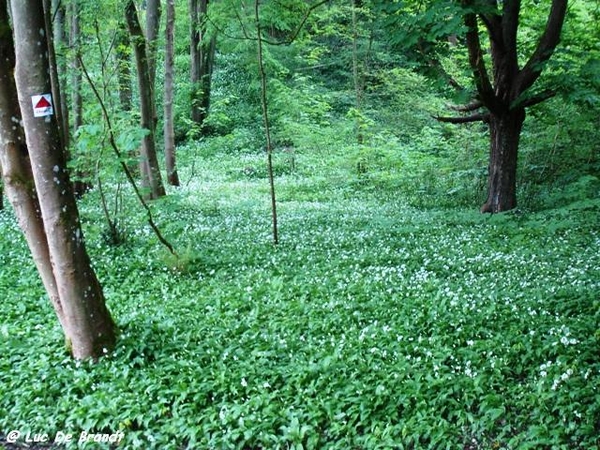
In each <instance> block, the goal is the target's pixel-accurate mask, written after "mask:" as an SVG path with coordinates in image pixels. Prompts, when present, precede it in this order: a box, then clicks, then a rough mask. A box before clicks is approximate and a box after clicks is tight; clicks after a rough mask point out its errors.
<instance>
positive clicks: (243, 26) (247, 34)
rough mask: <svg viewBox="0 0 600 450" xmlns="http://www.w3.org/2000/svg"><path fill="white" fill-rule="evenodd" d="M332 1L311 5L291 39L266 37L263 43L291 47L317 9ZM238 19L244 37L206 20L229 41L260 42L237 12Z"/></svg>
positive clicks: (207, 18)
mask: <svg viewBox="0 0 600 450" xmlns="http://www.w3.org/2000/svg"><path fill="white" fill-rule="evenodd" d="M330 1H331V0H321V1H318V2H317V3H315V4H314V5H311V6H310V7H309V8H308V9H307V10H306V12H305V13H304V16H303V17H302V19H301V20H300V23H299V24H298V26H297V27H296V29H295V30H294V32H293V33H292V36H291V37H290V38H289V39H286V40H285V41H271V40H269V39H265V38H264V37H262V38H261V41H262V42H263V43H264V44H269V45H290V44H292V43H293V42H294V41H295V40H296V39H297V38H298V35H299V34H300V31H302V28H303V27H304V24H305V23H306V21H307V20H308V18H309V17H310V15H311V13H312V12H313V11H314V10H315V9H317V8H318V7H319V6H321V5H324V4H325V3H328V2H330ZM236 17H237V19H238V22H239V23H240V26H241V27H242V36H234V35H231V34H228V33H226V32H225V30H223V29H222V28H220V27H219V26H218V25H217V24H216V23H215V22H214V21H213V20H211V18H210V17H208V16H206V20H207V21H208V22H210V23H211V25H212V26H213V27H214V28H215V30H217V32H218V33H219V34H221V35H223V36H225V37H227V38H228V39H233V40H237V41H258V38H253V37H251V36H250V35H249V33H248V31H247V30H246V27H245V25H244V23H243V20H242V17H241V16H240V14H239V13H238V12H237V11H236Z"/></svg>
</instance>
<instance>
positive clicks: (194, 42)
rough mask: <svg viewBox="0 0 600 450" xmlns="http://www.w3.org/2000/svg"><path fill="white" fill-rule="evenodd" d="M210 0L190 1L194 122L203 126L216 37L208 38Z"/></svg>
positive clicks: (207, 105)
mask: <svg viewBox="0 0 600 450" xmlns="http://www.w3.org/2000/svg"><path fill="white" fill-rule="evenodd" d="M208 3H209V0H190V3H189V7H190V8H189V9H190V59H191V71H190V81H191V83H192V94H191V95H192V98H191V105H192V121H193V122H194V123H196V124H197V125H198V126H201V125H202V124H203V123H204V120H205V119H206V116H207V115H208V111H209V109H210V91H211V82H212V73H213V67H214V60H215V51H216V44H217V40H216V36H214V35H213V36H210V37H209V36H208V33H207V26H206V25H207V21H206V13H207V10H208Z"/></svg>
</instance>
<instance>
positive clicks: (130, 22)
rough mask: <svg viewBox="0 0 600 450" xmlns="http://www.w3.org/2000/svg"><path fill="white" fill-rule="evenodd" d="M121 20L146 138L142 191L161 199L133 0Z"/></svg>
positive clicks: (150, 97)
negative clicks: (124, 23)
mask: <svg viewBox="0 0 600 450" xmlns="http://www.w3.org/2000/svg"><path fill="white" fill-rule="evenodd" d="M125 18H126V20H127V26H128V28H129V34H130V35H131V40H132V44H133V47H134V52H135V60H136V65H137V72H138V74H137V75H138V77H137V78H138V88H139V91H140V105H141V118H140V126H141V127H142V128H144V129H146V130H148V134H147V135H146V136H144V138H143V139H142V148H141V160H140V171H141V173H142V188H144V189H146V190H147V191H148V193H147V194H146V195H147V197H148V198H150V199H156V198H159V197H162V196H164V195H165V187H164V185H163V182H162V177H161V175H160V168H159V165H158V158H157V156H156V144H155V141H154V136H155V129H156V127H155V124H154V111H155V107H154V106H153V105H154V97H153V92H152V87H151V85H150V73H149V69H148V55H147V49H146V38H145V37H144V33H143V32H142V28H141V26H140V22H139V20H138V16H137V9H136V7H135V3H134V2H133V0H130V1H129V2H128V3H127V6H126V7H125Z"/></svg>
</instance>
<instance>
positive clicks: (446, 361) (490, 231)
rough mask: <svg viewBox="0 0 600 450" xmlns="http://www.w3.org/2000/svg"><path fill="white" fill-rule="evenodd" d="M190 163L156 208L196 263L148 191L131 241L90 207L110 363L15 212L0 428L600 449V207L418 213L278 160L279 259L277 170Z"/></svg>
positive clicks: (127, 203)
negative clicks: (62, 297)
mask: <svg viewBox="0 0 600 450" xmlns="http://www.w3.org/2000/svg"><path fill="white" fill-rule="evenodd" d="M184 158H185V155H184ZM187 158H188V162H191V160H194V163H193V164H188V165H187V167H186V169H184V170H183V171H182V180H183V186H182V187H181V188H179V189H171V190H170V193H169V196H168V197H167V198H165V199H163V200H160V201H157V202H155V203H154V204H153V206H152V207H153V210H154V211H155V214H156V216H157V217H156V219H157V222H158V223H159V226H160V227H161V229H162V231H163V233H164V235H165V236H166V237H167V239H169V240H171V242H172V243H173V244H174V245H175V248H176V249H177V251H178V252H179V258H174V257H172V256H171V255H169V254H168V252H167V251H166V250H165V249H164V248H162V247H161V246H160V244H159V242H158V241H157V240H156V238H155V237H154V236H153V234H152V231H151V229H150V228H149V227H148V226H147V224H146V223H145V218H144V214H143V211H142V210H141V209H140V208H139V206H137V205H136V204H135V203H134V200H133V196H132V195H131V193H130V192H129V190H128V188H123V190H122V192H123V195H124V200H123V202H124V206H123V207H122V209H120V210H119V212H118V214H117V219H118V223H119V226H120V229H121V230H122V231H123V237H124V238H125V241H124V243H123V244H122V245H120V246H111V245H108V244H107V242H106V240H105V239H104V237H105V234H103V233H104V232H105V228H106V227H105V225H104V223H105V221H104V219H103V217H102V212H101V209H100V207H99V206H98V205H99V201H98V192H97V190H96V191H93V192H91V193H90V194H89V195H88V196H87V197H86V198H85V199H84V200H83V202H82V204H81V210H82V218H83V224H84V229H85V232H86V237H87V244H88V249H89V251H90V253H91V257H92V260H93V263H94V266H95V268H96V270H97V272H98V276H99V278H100V280H101V282H102V284H103V287H104V292H105V295H106V298H107V302H108V305H109V308H110V310H111V311H112V313H113V315H114V317H115V320H116V321H117V323H118V325H119V327H120V330H121V334H120V339H119V342H118V347H117V349H116V351H115V352H114V353H113V354H111V355H109V356H107V357H105V358H103V359H102V360H101V361H100V362H99V363H97V364H92V363H87V362H74V361H72V360H71V359H70V358H69V357H68V356H67V355H66V353H65V350H64V345H63V338H62V333H61V330H60V328H59V325H58V323H57V321H56V318H55V316H54V313H53V311H52V309H51V306H50V305H49V302H48V301H47V299H46V297H45V296H44V293H43V290H42V287H41V284H40V282H39V281H38V278H37V274H36V272H35V270H34V269H33V264H32V262H31V258H30V256H29V254H28V251H27V249H26V245H25V243H24V240H23V239H22V237H21V235H20V232H19V230H18V227H17V225H16V223H15V220H14V218H13V216H12V213H11V211H10V210H5V211H3V212H0V267H1V268H2V269H1V271H0V297H1V298H2V301H3V306H2V311H3V314H2V318H1V319H0V392H1V394H2V395H1V396H0V434H3V435H5V436H6V435H8V434H9V432H11V431H13V430H17V431H19V432H20V433H21V434H20V437H19V439H18V440H17V443H21V444H23V436H24V435H25V434H26V433H27V432H29V433H32V434H35V433H37V434H47V435H48V438H49V439H50V441H52V440H53V439H55V438H56V437H57V436H59V434H58V433H63V434H64V433H71V434H73V435H74V436H75V437H76V438H77V437H79V436H80V434H81V433H82V432H86V433H99V434H104V435H106V436H112V437H115V439H117V438H119V442H120V445H119V448H148V449H151V448H157V449H158V448H160V449H171V448H172V449H180V448H191V449H205V448H207V449H208V448H215V449H216V448H218V449H229V448H231V449H236V448H237V449H276V448H280V449H376V448H378V449H382V448H386V449H388V448H389V449H392V448H394V449H421V448H432V449H438V448H439V449H472V450H474V449H540V448H548V449H549V448H552V449H586V450H590V449H598V448H600V440H599V438H598V436H600V359H599V357H598V355H599V349H600V294H599V293H600V229H599V227H598V224H599V223H600V201H599V200H598V199H596V200H593V201H585V202H574V203H571V204H569V205H565V206H563V207H561V208H557V209H550V210H545V211H538V212H532V211H517V212H510V213H505V214H497V215H493V216H489V215H481V214H479V213H477V206H478V205H476V204H473V206H472V208H469V209H461V208H453V209H425V208H416V207H414V206H411V205H410V204H407V202H406V201H405V200H404V193H403V192H402V191H400V190H386V189H381V188H380V187H379V186H377V185H374V184H372V183H371V180H370V179H369V178H368V177H365V176H363V175H361V174H356V175H355V176H353V177H348V176H347V174H339V173H334V172H328V169H327V167H328V166H327V164H328V162H327V160H326V157H325V156H323V160H322V164H321V163H319V160H318V159H315V158H312V159H311V158H308V157H306V158H305V157H304V156H303V155H302V154H298V155H296V156H295V158H296V159H295V161H294V166H293V167H292V166H290V167H288V168H287V169H285V165H286V164H287V163H288V162H289V161H288V162H286V161H285V160H281V161H282V162H281V161H280V166H278V167H279V169H280V173H278V176H277V178H276V183H277V194H278V199H279V203H278V206H279V209H278V213H279V225H280V229H279V233H280V240H281V242H280V244H279V245H278V246H274V245H273V244H272V238H271V223H270V214H271V212H270V207H269V188H268V181H267V179H266V177H265V173H264V169H262V167H263V164H264V156H263V155H246V156H245V157H243V158H240V156H239V155H232V156H228V155H223V154H219V155H214V156H211V157H206V158H201V157H199V156H198V157H192V156H189V155H188V157H187ZM240 161H241V162H240ZM319 164H321V165H319ZM284 169H285V170H284ZM342 175H343V176H342ZM114 192H115V189H114V185H113V186H112V187H110V186H109V187H107V194H108V204H109V206H110V208H111V210H112V207H113V205H114V204H115V194H114ZM136 211H137V212H136ZM117 433H122V436H121V435H119V436H117ZM107 445H108V444H107ZM76 446H77V444H75V445H70V446H67V447H68V448H70V447H73V448H75V447H76ZM80 446H81V447H82V448H102V446H101V445H100V446H99V445H98V444H93V443H90V444H87V445H83V444H81V445H80ZM32 448H33V447H32Z"/></svg>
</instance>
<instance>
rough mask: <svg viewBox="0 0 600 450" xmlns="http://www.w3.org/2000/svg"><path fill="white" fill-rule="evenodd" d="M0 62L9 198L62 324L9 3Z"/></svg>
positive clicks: (2, 16) (1, 0) (0, 28)
mask: <svg viewBox="0 0 600 450" xmlns="http://www.w3.org/2000/svg"><path fill="white" fill-rule="evenodd" d="M0 60H1V61H4V64H1V65H0V168H1V170H2V178H3V180H4V183H5V184H6V196H7V197H8V200H9V201H10V203H11V205H12V207H13V210H14V213H15V216H16V217H17V221H18V223H19V227H20V228H21V230H22V231H23V234H24V235H25V240H26V241H27V245H28V247H29V250H30V251H31V255H32V257H33V261H34V263H35V266H36V268H37V270H38V273H39V274H40V278H41V279H42V283H43V285H44V288H45V289H46V292H47V294H48V297H49V298H50V301H51V302H52V305H53V306H54V310H55V311H56V314H57V317H58V320H59V322H60V323H61V324H63V323H64V312H63V310H62V305H61V303H60V300H59V296H58V289H57V287H56V281H55V279H54V274H53V273H52V265H51V263H50V253H49V250H48V240H47V239H46V234H45V232H44V223H43V221H42V216H41V212H40V204H39V201H38V198H37V195H36V192H35V186H34V182H33V173H32V171H31V164H30V162H29V155H28V153H27V146H26V145H25V135H24V133H23V129H22V128H21V125H20V122H21V111H20V109H19V99H18V97H17V88H16V86H15V80H14V76H13V75H14V68H15V49H14V43H13V38H12V31H11V29H10V25H9V20H8V15H7V8H6V0H0Z"/></svg>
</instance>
